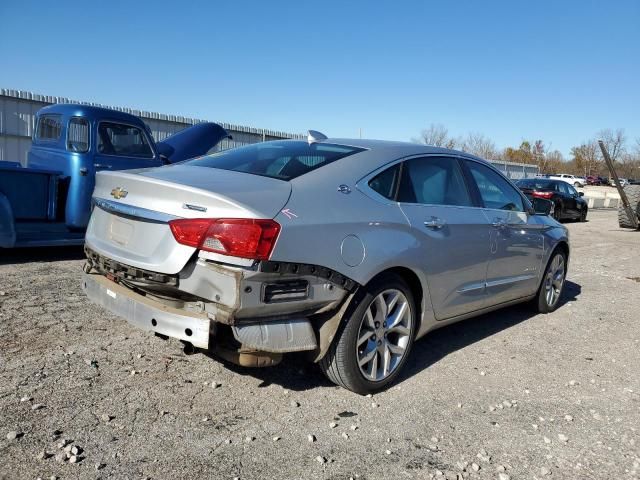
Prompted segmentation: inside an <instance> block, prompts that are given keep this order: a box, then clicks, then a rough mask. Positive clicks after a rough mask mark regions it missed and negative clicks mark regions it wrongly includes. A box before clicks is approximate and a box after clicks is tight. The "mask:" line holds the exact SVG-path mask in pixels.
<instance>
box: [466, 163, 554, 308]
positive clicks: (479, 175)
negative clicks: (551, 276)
mask: <svg viewBox="0 0 640 480" xmlns="http://www.w3.org/2000/svg"><path fill="white" fill-rule="evenodd" d="M464 162H465V165H466V166H467V168H468V169H469V172H470V175H469V177H470V179H473V181H474V182H475V185H476V186H477V188H478V191H479V194H480V197H481V199H482V202H483V205H484V209H483V212H484V214H485V215H486V218H487V221H488V222H489V224H490V225H491V240H490V251H491V254H490V260H489V266H488V268H487V280H486V289H487V305H497V304H500V303H503V302H508V301H510V300H514V299H517V298H522V297H526V296H529V295H532V294H534V293H535V292H536V290H537V288H538V283H539V275H540V268H544V265H542V264H541V262H542V258H543V255H544V237H543V235H542V231H541V229H542V228H544V226H543V225H538V224H537V223H535V222H530V221H529V215H530V214H529V212H528V208H527V204H526V203H525V199H524V197H523V196H522V195H521V194H520V192H519V191H518V190H517V189H516V187H514V186H513V185H512V184H511V183H510V182H509V181H508V180H507V179H505V178H504V177H503V176H502V175H500V174H499V173H498V172H497V171H495V170H494V169H493V168H490V167H489V166H487V165H485V164H482V163H480V162H477V161H475V160H464Z"/></svg>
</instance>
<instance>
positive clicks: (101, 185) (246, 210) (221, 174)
mask: <svg viewBox="0 0 640 480" xmlns="http://www.w3.org/2000/svg"><path fill="white" fill-rule="evenodd" d="M290 194H291V185H290V184H289V182H285V181H282V180H276V179H273V178H268V177H261V176H257V175H251V174H247V173H242V172H234V171H229V170H218V169H212V168H206V167H197V166H191V165H170V166H166V167H161V168H154V169H145V170H137V171H132V170H129V171H118V172H99V173H98V174H97V175H96V187H95V190H94V193H93V197H94V202H95V205H96V206H95V208H94V210H93V213H92V215H91V220H90V222H89V227H88V229H87V235H86V243H87V246H88V247H90V248H91V249H93V250H95V251H96V252H98V253H99V254H101V255H104V256H106V257H108V258H111V259H113V260H116V261H118V262H121V263H124V264H126V265H131V266H133V267H137V268H141V269H145V270H150V271H153V272H160V273H166V274H175V273H178V272H180V270H182V269H183V268H184V266H185V265H186V263H187V262H188V261H189V259H190V258H191V257H192V255H193V253H194V252H195V251H196V248H194V247H190V246H186V245H181V244H179V243H178V242H176V240H175V238H174V237H173V234H172V233H171V230H170V228H169V225H168V221H169V220H172V219H176V218H261V219H271V218H274V217H275V216H276V215H277V214H278V213H279V212H280V210H281V209H282V208H284V206H285V205H286V203H287V201H288V200H289V195H290Z"/></svg>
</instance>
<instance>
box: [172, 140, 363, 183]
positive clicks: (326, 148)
mask: <svg viewBox="0 0 640 480" xmlns="http://www.w3.org/2000/svg"><path fill="white" fill-rule="evenodd" d="M363 150H364V149H362V148H357V147H349V146H346V145H334V144H331V143H312V144H309V143H307V142H303V141H292V140H278V141H275V142H263V143H254V144H251V145H247V146H244V147H238V148H234V149H231V150H225V151H223V152H218V153H214V154H213V155H208V156H206V157H201V158H196V159H194V160H188V161H186V162H184V163H185V164H187V165H195V166H198V167H209V168H219V169H222V170H233V171H235V172H245V173H251V174H253V175H261V176H264V177H271V178H278V179H281V180H291V179H294V178H296V177H299V176H300V175H304V174H305V173H308V172H310V171H312V170H316V169H318V168H321V167H323V166H325V165H328V164H329V163H332V162H335V161H336V160H339V159H341V158H344V157H347V156H349V155H353V154H354V153H358V152H361V151H363Z"/></svg>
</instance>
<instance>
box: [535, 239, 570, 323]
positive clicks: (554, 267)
mask: <svg viewBox="0 0 640 480" xmlns="http://www.w3.org/2000/svg"><path fill="white" fill-rule="evenodd" d="M566 275H567V254H566V253H564V251H562V250H561V249H558V248H556V249H555V250H554V252H553V253H552V254H551V258H550V259H549V263H548V264H547V268H546V270H545V271H544V276H543V277H542V283H541V284H540V288H538V295H537V296H536V298H535V300H534V306H535V309H536V310H537V311H538V312H539V313H550V312H553V311H554V310H555V309H556V308H558V303H559V301H560V297H561V296H562V291H563V289H564V281H565V279H566Z"/></svg>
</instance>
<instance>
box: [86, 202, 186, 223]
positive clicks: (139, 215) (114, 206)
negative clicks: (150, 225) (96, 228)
mask: <svg viewBox="0 0 640 480" xmlns="http://www.w3.org/2000/svg"><path fill="white" fill-rule="evenodd" d="M93 204H94V205H95V206H96V207H99V208H100V209H102V210H104V211H105V212H109V213H115V214H118V215H124V216H127V217H132V218H135V219H138V220H139V219H143V220H148V221H151V222H156V223H169V221H171V220H176V219H179V218H182V217H177V216H175V215H170V214H168V213H163V212H157V211H155V210H149V209H148V208H142V207H135V206H133V205H128V204H126V203H120V202H114V201H113V200H107V199H104V198H100V197H94V198H93Z"/></svg>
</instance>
